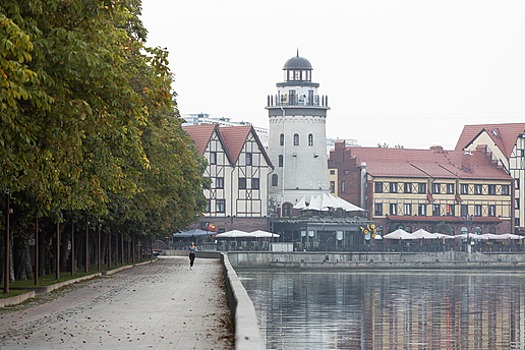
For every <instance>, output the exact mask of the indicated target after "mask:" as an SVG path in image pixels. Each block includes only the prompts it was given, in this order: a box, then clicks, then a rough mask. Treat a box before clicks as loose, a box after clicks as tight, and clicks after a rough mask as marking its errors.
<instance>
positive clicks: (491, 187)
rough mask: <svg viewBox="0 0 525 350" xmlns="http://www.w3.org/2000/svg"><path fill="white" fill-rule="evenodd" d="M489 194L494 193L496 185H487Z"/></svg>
mask: <svg viewBox="0 0 525 350" xmlns="http://www.w3.org/2000/svg"><path fill="white" fill-rule="evenodd" d="M488 190H489V194H496V185H489V187H488Z"/></svg>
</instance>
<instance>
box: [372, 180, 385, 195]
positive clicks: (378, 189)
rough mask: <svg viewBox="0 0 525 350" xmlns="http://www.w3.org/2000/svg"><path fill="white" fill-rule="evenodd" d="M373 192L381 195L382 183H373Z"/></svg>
mask: <svg viewBox="0 0 525 350" xmlns="http://www.w3.org/2000/svg"><path fill="white" fill-rule="evenodd" d="M374 192H375V193H383V183H382V182H374Z"/></svg>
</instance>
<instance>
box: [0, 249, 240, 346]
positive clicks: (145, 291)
mask: <svg viewBox="0 0 525 350" xmlns="http://www.w3.org/2000/svg"><path fill="white" fill-rule="evenodd" d="M221 269H222V268H221V266H220V262H219V260H216V259H199V258H197V260H196V262H195V266H194V268H193V270H192V271H190V270H189V268H188V258H186V257H170V258H161V259H159V260H158V261H157V262H154V263H152V264H146V265H143V266H138V267H135V268H132V269H128V270H125V271H122V272H119V273H117V274H114V275H111V276H108V277H104V278H98V279H96V280H92V281H88V282H82V283H80V284H77V285H74V286H72V287H66V288H65V289H62V290H60V291H58V292H53V293H48V294H45V295H42V296H39V297H38V298H36V299H35V300H33V301H31V302H29V303H26V304H24V305H20V306H17V307H14V308H7V309H6V310H1V311H0V349H219V350H223V349H233V334H232V332H233V331H232V328H231V323H230V318H229V309H228V306H227V305H226V298H225V294H224V288H223V278H222V273H221V271H222V270H221Z"/></svg>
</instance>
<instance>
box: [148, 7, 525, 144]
mask: <svg viewBox="0 0 525 350" xmlns="http://www.w3.org/2000/svg"><path fill="white" fill-rule="evenodd" d="M142 20H143V22H144V24H145V26H146V27H147V29H148V31H149V35H148V38H149V40H148V44H149V45H150V46H161V47H166V48H167V49H168V50H169V52H170V67H171V70H172V72H173V73H174V75H175V83H174V89H175V91H176V92H177V94H178V98H177V101H178V106H179V110H180V112H181V114H182V115H184V114H190V113H201V112H202V113H208V114H210V115H212V116H215V117H230V118H233V119H235V120H244V121H249V122H251V123H253V124H255V125H257V126H261V127H268V121H267V111H266V110H265V109H264V107H265V105H266V96H267V95H270V94H275V93H276V91H277V90H276V87H275V84H276V83H277V82H280V81H282V80H283V72H282V67H283V65H284V63H285V62H286V60H288V59H289V58H291V57H293V56H295V54H296V50H297V48H298V49H299V54H300V56H302V57H305V58H307V59H308V60H309V61H310V63H311V64H312V66H313V68H314V70H313V73H312V74H313V75H312V80H313V81H315V82H317V83H319V84H320V88H319V93H320V94H323V95H328V97H329V105H330V107H331V110H330V111H329V112H328V118H327V127H326V129H327V137H332V138H337V137H338V138H346V139H356V140H357V141H358V143H359V144H361V145H362V146H376V145H377V144H378V143H385V142H386V143H388V144H389V145H391V146H394V145H398V144H400V145H403V146H404V147H405V148H428V147H430V146H431V145H442V146H443V147H445V148H446V149H451V148H454V146H455V144H456V141H457V139H458V137H459V134H460V133H461V130H462V128H463V126H464V125H465V124H480V123H503V122H523V121H525V1H523V0H517V1H512V0H494V1H488V0H471V1H467V0H433V1H431V0H395V1H392V0H377V1H375V0H317V1H314V0H250V1H246V0H244V1H241V0H143V16H142Z"/></svg>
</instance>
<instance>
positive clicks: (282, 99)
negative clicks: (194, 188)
mask: <svg viewBox="0 0 525 350" xmlns="http://www.w3.org/2000/svg"><path fill="white" fill-rule="evenodd" d="M267 100H268V101H267V106H268V107H303V106H305V107H326V108H328V96H326V95H313V96H304V95H268V99H267Z"/></svg>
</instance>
